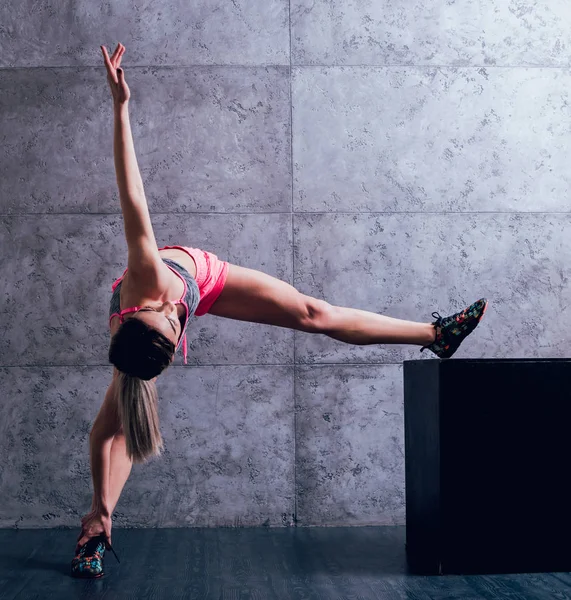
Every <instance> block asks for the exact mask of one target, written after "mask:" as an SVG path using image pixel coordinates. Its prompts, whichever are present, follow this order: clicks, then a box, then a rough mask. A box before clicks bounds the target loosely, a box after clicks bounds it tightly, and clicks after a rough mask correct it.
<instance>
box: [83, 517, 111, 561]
mask: <svg viewBox="0 0 571 600" xmlns="http://www.w3.org/2000/svg"><path fill="white" fill-rule="evenodd" d="M101 533H104V534H105V537H106V542H107V544H106V548H107V549H109V546H110V545H111V517H110V516H109V515H106V514H103V513H101V512H100V511H97V510H92V511H91V512H90V513H88V514H86V515H85V516H84V517H82V518H81V533H80V534H79V537H78V538H77V546H76V548H75V551H76V552H78V551H79V547H80V546H83V544H85V543H86V542H87V541H88V540H89V539H90V538H92V537H95V536H97V535H99V534H101Z"/></svg>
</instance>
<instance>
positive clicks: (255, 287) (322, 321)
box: [209, 264, 436, 346]
mask: <svg viewBox="0 0 571 600" xmlns="http://www.w3.org/2000/svg"><path fill="white" fill-rule="evenodd" d="M209 312H210V313H211V314H213V315H217V316H220V317H227V318H230V319H238V320H240V321H253V322H256V323H265V324H268V325H277V326H278V327H288V328H290V329H298V330H300V331H305V332H308V333H323V334H325V335H328V336H329V337H332V338H334V339H336V340H340V341H342V342H347V343H349V344H359V345H364V344H415V345H417V346H426V345H428V344H431V343H432V342H433V341H434V339H435V336H436V332H435V329H434V326H433V325H432V324H431V323H415V322H413V321H403V320H401V319H393V318H391V317H385V316H383V315H378V314H376V313H373V312H368V311H365V310H359V309H355V308H345V307H342V306H332V305H331V304H329V303H328V302H326V301H324V300H319V299H317V298H313V297H311V296H306V295H305V294H302V293H300V292H298V291H297V290H296V289H295V288H294V287H292V286H291V285H289V284H288V283H286V282H285V281H281V280H280V279H276V278H275V277H272V276H271V275H267V274H266V273H262V272H261V271H256V270H254V269H248V268H245V267H239V266H237V265H233V264H231V265H230V268H229V270H228V278H227V280H226V284H225V286H224V289H223V290H222V293H221V294H220V296H219V297H218V298H217V300H216V302H214V304H213V305H212V308H211V309H210V311H209Z"/></svg>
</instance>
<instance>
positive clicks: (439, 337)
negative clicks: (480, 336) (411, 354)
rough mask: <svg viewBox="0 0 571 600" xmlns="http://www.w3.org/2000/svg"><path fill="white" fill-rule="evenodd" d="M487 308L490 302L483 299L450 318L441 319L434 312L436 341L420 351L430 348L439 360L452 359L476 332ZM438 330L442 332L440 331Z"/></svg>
mask: <svg viewBox="0 0 571 600" xmlns="http://www.w3.org/2000/svg"><path fill="white" fill-rule="evenodd" d="M487 308H488V301H487V300H486V299H485V298H481V299H480V300H478V301H477V302H474V304H471V305H470V306H469V307H468V308H465V309H464V310H463V311H462V312H459V313H456V314H455V315H452V316H450V317H441V316H440V315H439V314H438V313H437V312H433V313H432V317H433V318H434V319H436V321H435V322H434V323H432V325H433V326H434V329H435V330H436V331H437V333H436V339H435V340H434V342H432V344H430V345H429V346H423V347H422V348H421V349H420V351H421V352H422V351H423V350H426V349H427V348H428V350H430V351H431V352H434V354H436V356H438V358H450V357H451V356H452V355H453V354H454V353H455V352H456V350H458V348H459V347H460V344H461V343H462V342H463V341H464V339H465V338H466V337H468V336H469V335H470V334H471V333H472V331H474V329H475V328H476V326H477V325H478V323H479V322H480V321H481V319H482V317H483V316H484V313H485V312H486V309H487ZM438 328H439V329H440V331H438Z"/></svg>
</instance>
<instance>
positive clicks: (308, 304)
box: [301, 296, 336, 333]
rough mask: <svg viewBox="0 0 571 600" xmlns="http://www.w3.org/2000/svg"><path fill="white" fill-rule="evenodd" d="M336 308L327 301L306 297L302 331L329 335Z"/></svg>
mask: <svg viewBox="0 0 571 600" xmlns="http://www.w3.org/2000/svg"><path fill="white" fill-rule="evenodd" d="M335 309H336V307H335V306H333V305H331V304H329V302H326V301H325V300H319V299H317V298H312V297H310V296H307V297H306V300H305V306H304V311H303V315H302V319H301V329H302V331H306V332H307V333H327V331H329V330H330V329H331V327H332V322H333V315H334V313H335Z"/></svg>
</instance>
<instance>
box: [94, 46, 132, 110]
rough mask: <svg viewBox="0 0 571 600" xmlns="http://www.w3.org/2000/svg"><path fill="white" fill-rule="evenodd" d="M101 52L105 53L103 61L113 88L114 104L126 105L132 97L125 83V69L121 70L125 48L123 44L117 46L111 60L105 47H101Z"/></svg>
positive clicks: (110, 85)
mask: <svg viewBox="0 0 571 600" xmlns="http://www.w3.org/2000/svg"><path fill="white" fill-rule="evenodd" d="M101 52H103V59H104V60H105V67H106V68H107V81H108V82H109V87H110V88H111V94H112V95H113V102H114V103H115V104H117V105H121V104H125V103H126V102H128V100H129V98H130V97H131V92H130V90H129V86H128V85H127V82H126V81H125V73H124V72H123V69H120V68H119V67H120V65H121V59H122V58H123V54H125V46H123V44H121V43H119V44H117V48H115V52H113V55H112V56H111V58H110V57H109V54H107V48H105V46H101Z"/></svg>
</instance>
